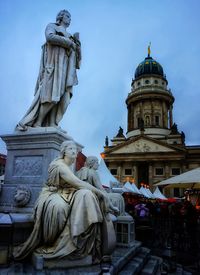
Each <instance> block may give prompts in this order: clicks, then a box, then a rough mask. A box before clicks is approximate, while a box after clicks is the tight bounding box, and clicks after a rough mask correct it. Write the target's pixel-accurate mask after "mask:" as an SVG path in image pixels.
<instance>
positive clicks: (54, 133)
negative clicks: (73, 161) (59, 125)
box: [0, 127, 83, 213]
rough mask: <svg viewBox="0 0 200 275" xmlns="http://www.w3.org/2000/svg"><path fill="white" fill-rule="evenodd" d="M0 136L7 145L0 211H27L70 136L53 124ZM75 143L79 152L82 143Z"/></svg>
mask: <svg viewBox="0 0 200 275" xmlns="http://www.w3.org/2000/svg"><path fill="white" fill-rule="evenodd" d="M1 138H2V139H3V141H5V143H6V146H7V161H6V170H5V181H4V185H3V186H2V191H1V194H0V212H15V213H16V212H18V213H30V212H32V209H33V207H34V203H35V201H36V199H37V197H38V194H39V192H40V190H41V188H42V185H43V184H44V183H45V182H46V180H47V175H48V166H49V164H50V162H51V161H52V160H53V159H55V158H56V157H57V156H59V152H60V145H61V143H62V142H63V141H65V140H72V138H71V137H70V136H68V135H67V134H65V133H63V132H62V131H59V130H57V129H56V128H53V127H46V128H32V129H29V130H28V131H25V132H21V131H16V132H14V134H10V135H3V136H1ZM77 146H78V149H79V151H81V150H82V148H83V146H81V145H80V144H78V143H77Z"/></svg>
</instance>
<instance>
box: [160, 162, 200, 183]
mask: <svg viewBox="0 0 200 275" xmlns="http://www.w3.org/2000/svg"><path fill="white" fill-rule="evenodd" d="M155 185H156V186H163V185H168V186H166V188H176V187H178V188H200V167H198V168H195V169H193V170H190V171H188V172H185V173H182V174H180V175H178V176H175V177H172V178H169V179H166V180H163V181H161V182H159V183H157V184H155Z"/></svg>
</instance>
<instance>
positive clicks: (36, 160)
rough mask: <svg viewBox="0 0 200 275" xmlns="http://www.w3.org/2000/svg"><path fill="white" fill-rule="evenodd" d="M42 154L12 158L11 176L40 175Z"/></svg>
mask: <svg viewBox="0 0 200 275" xmlns="http://www.w3.org/2000/svg"><path fill="white" fill-rule="evenodd" d="M42 161H43V158H42V156H32V157H28V156H23V157H21V156H20V157H16V158H15V160H14V166H13V167H14V171H13V176H16V177H22V176H41V175H42Z"/></svg>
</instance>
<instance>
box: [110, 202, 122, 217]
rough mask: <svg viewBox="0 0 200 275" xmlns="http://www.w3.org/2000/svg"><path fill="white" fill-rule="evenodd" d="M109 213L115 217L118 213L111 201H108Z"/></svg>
mask: <svg viewBox="0 0 200 275" xmlns="http://www.w3.org/2000/svg"><path fill="white" fill-rule="evenodd" d="M109 212H111V213H113V214H115V215H119V212H120V211H119V208H118V207H116V206H114V205H113V204H112V202H111V201H110V211H109Z"/></svg>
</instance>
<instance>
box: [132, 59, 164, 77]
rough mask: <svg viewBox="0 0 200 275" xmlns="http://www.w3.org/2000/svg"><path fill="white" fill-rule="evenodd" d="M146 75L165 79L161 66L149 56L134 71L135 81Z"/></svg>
mask: <svg viewBox="0 0 200 275" xmlns="http://www.w3.org/2000/svg"><path fill="white" fill-rule="evenodd" d="M147 74H157V75H160V76H162V77H165V76H164V73H163V68H162V66H161V65H160V64H159V63H158V62H157V61H156V60H154V59H153V58H152V57H151V56H149V55H148V56H147V57H146V58H145V60H144V61H143V62H141V63H140V64H139V65H138V66H137V68H136V70H135V79H136V78H138V77H140V76H142V75H147Z"/></svg>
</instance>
